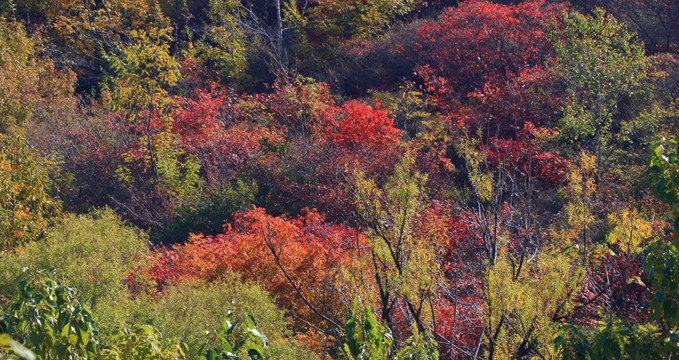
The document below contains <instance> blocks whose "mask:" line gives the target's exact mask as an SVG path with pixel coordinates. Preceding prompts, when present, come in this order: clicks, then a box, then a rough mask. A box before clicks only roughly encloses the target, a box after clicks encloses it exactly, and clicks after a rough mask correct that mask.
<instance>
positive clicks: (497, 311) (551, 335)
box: [484, 251, 584, 359]
mask: <svg viewBox="0 0 679 360" xmlns="http://www.w3.org/2000/svg"><path fill="white" fill-rule="evenodd" d="M515 266H516V264H515V263H514V262H513V261H512V260H511V257H510V256H508V255H507V254H502V255H501V256H500V257H499V259H498V261H497V262H496V264H495V265H494V266H492V267H489V269H488V271H487V274H486V276H487V279H486V286H485V289H484V292H485V297H486V304H487V307H486V334H487V335H488V336H486V337H485V339H486V341H487V342H489V341H492V342H493V344H494V346H492V350H491V348H490V347H489V353H488V357H489V359H510V358H516V357H518V356H520V355H524V356H525V355H526V354H518V353H517V351H518V350H519V349H520V348H521V346H520V345H521V344H522V343H523V342H528V343H529V344H530V345H531V346H532V347H534V348H535V349H537V350H538V351H539V352H540V354H541V355H542V358H554V357H555V356H556V354H555V353H554V347H553V340H554V339H555V338H556V336H557V335H558V332H559V327H558V325H557V323H556V322H555V320H554V319H555V318H558V317H559V316H561V315H564V314H568V313H569V312H570V311H572V310H573V308H574V306H575V302H574V301H573V297H574V295H575V291H577V289H579V288H580V285H581V283H582V281H583V275H584V271H583V270H582V269H581V268H580V267H578V266H577V265H576V262H575V259H574V258H573V257H571V256H570V255H568V254H563V253H559V252H556V251H545V252H543V253H541V254H540V255H539V256H538V257H537V258H534V259H532V260H531V261H528V262H527V263H526V264H525V265H524V267H525V269H524V270H523V271H522V272H520V273H519V274H517V269H516V268H515Z"/></svg>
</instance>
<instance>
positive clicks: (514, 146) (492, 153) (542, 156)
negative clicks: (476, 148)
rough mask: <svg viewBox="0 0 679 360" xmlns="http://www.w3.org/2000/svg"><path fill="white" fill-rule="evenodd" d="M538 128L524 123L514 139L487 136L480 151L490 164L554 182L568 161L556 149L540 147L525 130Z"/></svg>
mask: <svg viewBox="0 0 679 360" xmlns="http://www.w3.org/2000/svg"><path fill="white" fill-rule="evenodd" d="M538 131H540V130H538V129H535V128H534V127H533V126H532V124H531V123H527V124H526V127H525V128H524V130H523V131H522V132H521V134H520V135H519V138H518V139H498V138H490V139H489V141H488V145H486V146H485V147H484V150H485V153H486V157H487V158H488V160H489V162H490V165H491V167H492V168H495V169H497V168H498V167H503V168H505V169H512V170H511V171H512V172H518V174H519V175H521V176H522V177H525V178H530V179H536V180H541V181H543V182H545V183H547V184H550V185H557V184H558V183H559V182H560V181H561V180H563V178H564V176H565V175H566V172H565V171H566V169H568V166H569V164H570V161H568V160H566V159H565V158H563V157H562V156H561V155H560V154H559V153H558V152H557V151H554V150H552V151H550V150H545V149H542V148H541V147H540V145H539V144H536V142H534V141H532V140H531V139H529V138H528V136H529V135H528V134H529V133H534V132H538Z"/></svg>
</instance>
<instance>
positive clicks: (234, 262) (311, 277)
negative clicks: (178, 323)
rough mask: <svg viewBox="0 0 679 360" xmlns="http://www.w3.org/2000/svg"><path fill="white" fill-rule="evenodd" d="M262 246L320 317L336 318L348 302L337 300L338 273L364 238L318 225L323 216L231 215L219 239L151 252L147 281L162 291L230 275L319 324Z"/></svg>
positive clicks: (257, 210) (194, 237)
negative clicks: (240, 277) (260, 288)
mask: <svg viewBox="0 0 679 360" xmlns="http://www.w3.org/2000/svg"><path fill="white" fill-rule="evenodd" d="M266 241H269V242H270V244H271V246H272V248H273V249H275V251H276V254H277V258H278V259H279V260H280V263H281V264H282V266H283V268H284V269H285V271H286V272H287V274H288V275H289V276H290V279H291V280H292V281H293V282H294V284H295V285H296V286H298V287H299V289H300V290H301V292H302V295H303V296H304V297H305V298H306V299H308V300H309V301H310V303H311V304H312V305H314V306H315V307H316V308H317V309H318V310H319V311H320V312H322V313H324V314H329V313H330V312H331V311H332V312H334V313H336V314H341V310H340V309H344V308H345V306H346V305H347V304H348V302H349V299H344V298H343V297H342V293H341V291H340V288H339V287H340V286H341V285H340V284H339V279H340V275H341V274H340V272H341V269H342V267H343V265H344V264H348V263H349V262H350V261H351V259H352V258H353V257H354V256H356V251H355V250H356V249H357V242H358V245H360V244H364V243H365V239H364V238H363V237H362V236H361V235H359V234H358V233H357V232H355V231H354V230H352V229H350V228H348V227H346V226H343V225H333V224H327V223H324V217H323V215H321V214H319V213H317V212H315V211H313V210H308V209H305V211H304V214H303V215H301V216H299V217H296V218H294V219H288V218H286V217H284V216H280V217H273V216H270V215H267V214H266V213H265V212H264V209H262V208H256V207H253V209H252V210H250V211H248V212H246V213H241V214H237V215H236V220H235V221H234V223H233V224H228V225H226V226H225V231H224V233H223V234H219V235H217V236H203V235H192V236H191V237H190V239H189V241H188V243H186V244H184V245H175V246H173V247H172V248H166V249H162V250H160V251H158V252H156V254H155V258H154V260H155V264H154V266H153V267H152V268H151V276H152V278H153V279H154V280H155V281H156V282H157V283H158V284H159V286H160V287H162V286H164V285H170V284H176V283H180V282H183V281H187V280H191V279H204V280H209V281H213V280H217V279H219V278H220V277H222V276H224V275H225V274H227V273H228V272H231V271H235V272H237V273H240V274H242V275H243V278H244V279H246V280H255V281H258V282H260V283H261V284H263V285H264V287H265V288H266V289H267V290H268V291H270V292H271V293H272V294H273V295H274V296H276V298H277V300H278V303H279V305H280V306H282V307H284V308H286V309H288V310H290V311H291V312H293V313H294V314H295V315H297V316H299V317H301V318H303V319H305V320H306V321H309V322H313V323H319V320H320V319H319V317H317V316H315V315H313V313H312V311H311V310H310V309H309V307H307V306H305V305H304V304H303V303H302V301H301V297H300V295H299V294H298V293H297V292H296V290H295V288H294V286H293V285H292V284H291V282H290V281H289V280H288V279H287V278H286V275H285V274H284V272H283V271H282V270H281V268H280V267H279V265H278V264H277V258H276V257H274V255H273V253H272V251H271V249H270V248H269V247H267V243H266ZM328 316H330V317H333V316H332V315H328ZM338 316H339V315H338ZM335 318H336V319H338V318H339V317H335Z"/></svg>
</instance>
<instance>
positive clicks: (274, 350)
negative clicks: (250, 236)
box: [142, 275, 315, 360]
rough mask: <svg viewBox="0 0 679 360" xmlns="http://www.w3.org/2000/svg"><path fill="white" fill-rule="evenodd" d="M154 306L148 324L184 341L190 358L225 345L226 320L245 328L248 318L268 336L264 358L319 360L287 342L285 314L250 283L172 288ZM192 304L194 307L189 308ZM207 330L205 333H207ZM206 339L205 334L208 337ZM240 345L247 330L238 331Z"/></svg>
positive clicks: (232, 279) (232, 280) (230, 280)
mask: <svg viewBox="0 0 679 360" xmlns="http://www.w3.org/2000/svg"><path fill="white" fill-rule="evenodd" d="M153 301H154V303H153V305H152V306H151V309H149V310H148V313H147V314H146V315H145V318H146V320H142V321H148V322H149V323H151V324H153V326H154V327H156V328H158V329H159V330H160V331H162V332H163V334H165V335H166V336H168V337H172V338H178V339H182V341H184V342H185V343H186V344H187V345H188V348H189V353H190V354H198V353H199V349H200V348H201V347H202V346H203V345H204V346H205V347H206V348H217V347H220V346H221V345H220V344H221V338H220V335H219V331H218V330H215V329H220V328H222V325H223V320H224V319H228V320H229V321H233V322H238V323H247V315H248V314H251V315H252V316H254V317H255V318H256V319H257V320H258V323H257V329H258V330H259V331H261V332H262V333H264V334H267V335H268V338H269V339H270V342H269V344H268V345H269V346H268V347H267V348H266V349H264V353H263V354H264V355H265V356H267V357H268V358H275V359H291V360H292V359H313V358H315V356H314V355H313V354H311V353H309V352H308V351H306V350H304V349H302V348H300V347H299V346H298V345H297V344H296V343H295V341H294V340H291V339H287V337H288V336H290V335H291V334H290V332H289V330H288V329H287V325H288V322H287V320H286V318H285V314H284V312H283V311H282V310H280V309H278V307H277V306H276V305H275V304H274V303H273V302H272V301H271V298H270V296H269V294H267V293H266V291H264V290H262V288H261V287H260V286H259V285H257V284H254V283H251V282H242V281H241V280H240V279H239V277H238V276H236V275H228V276H225V278H224V279H223V280H221V281H219V282H215V283H201V282H196V283H193V284H181V285H177V286H173V287H169V288H167V289H165V290H164V291H163V293H162V294H161V297H160V298H159V299H157V300H153ZM187 304H190V306H187ZM206 330H207V331H206ZM206 333H207V334H206ZM233 336H235V338H237V339H242V338H244V337H246V336H247V334H246V332H245V331H244V329H243V328H238V329H236V331H235V333H234V335H233Z"/></svg>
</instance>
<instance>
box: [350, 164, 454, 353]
mask: <svg viewBox="0 0 679 360" xmlns="http://www.w3.org/2000/svg"><path fill="white" fill-rule="evenodd" d="M414 161H415V160H414V158H413V157H412V156H411V155H406V156H404V157H403V158H402V159H401V161H400V163H399V164H397V165H396V167H395V169H394V173H393V175H392V176H390V177H389V178H388V179H387V180H386V182H385V183H384V184H383V185H382V186H381V187H380V186H378V185H377V184H376V182H375V181H374V180H371V179H368V178H366V176H365V174H364V173H363V172H361V171H357V172H356V173H355V175H354V176H355V178H354V180H353V184H354V185H353V186H354V190H353V191H354V196H355V201H356V208H357V212H358V215H359V219H360V220H361V223H362V225H363V226H365V227H366V229H367V232H368V240H369V244H370V247H369V249H367V251H369V253H368V254H366V255H365V256H364V259H365V260H364V261H366V262H367V264H366V267H367V268H370V271H371V274H370V276H371V277H372V279H370V280H371V282H372V283H374V285H371V284H370V283H367V282H366V281H365V280H362V281H363V282H365V283H366V285H367V286H370V287H372V286H374V287H375V289H366V290H367V293H366V294H364V298H366V299H373V296H370V295H369V293H370V292H373V291H376V293H377V299H376V302H377V303H378V304H379V306H380V308H379V310H380V311H379V314H380V316H381V317H382V319H383V320H384V321H385V322H386V323H387V324H389V327H390V328H391V330H392V332H393V333H395V334H396V333H397V329H398V330H400V331H401V332H402V331H403V330H404V328H405V331H408V328H412V329H414V330H413V331H416V332H419V333H420V334H422V335H424V336H429V335H431V334H432V332H433V330H434V329H435V322H436V319H435V314H434V313H433V311H434V310H433V306H434V300H435V299H436V297H437V291H438V287H439V285H440V282H441V275H442V274H441V255H442V253H441V249H442V247H443V245H444V244H445V243H446V241H447V238H446V231H445V230H444V229H445V227H446V223H445V216H444V215H443V214H440V213H437V212H436V211H429V209H428V206H427V203H426V193H425V190H424V184H425V181H426V179H427V177H426V175H424V174H421V173H419V172H418V171H416V170H415V169H414ZM356 275H357V276H359V275H358V274H356ZM396 340H397V341H400V340H401V339H399V338H397V339H396Z"/></svg>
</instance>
